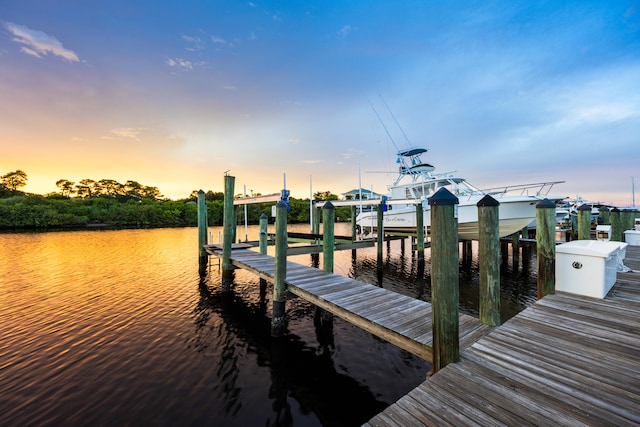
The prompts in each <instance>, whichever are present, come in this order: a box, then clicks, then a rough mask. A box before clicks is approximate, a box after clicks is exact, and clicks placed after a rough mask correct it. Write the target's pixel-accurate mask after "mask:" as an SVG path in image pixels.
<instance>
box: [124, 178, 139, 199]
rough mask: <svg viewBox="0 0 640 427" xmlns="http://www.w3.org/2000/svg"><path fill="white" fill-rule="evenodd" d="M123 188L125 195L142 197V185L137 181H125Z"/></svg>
mask: <svg viewBox="0 0 640 427" xmlns="http://www.w3.org/2000/svg"><path fill="white" fill-rule="evenodd" d="M124 189H125V191H126V193H127V196H129V197H131V198H132V199H142V198H144V186H143V185H142V184H140V183H139V182H138V181H127V182H126V183H125V184H124Z"/></svg>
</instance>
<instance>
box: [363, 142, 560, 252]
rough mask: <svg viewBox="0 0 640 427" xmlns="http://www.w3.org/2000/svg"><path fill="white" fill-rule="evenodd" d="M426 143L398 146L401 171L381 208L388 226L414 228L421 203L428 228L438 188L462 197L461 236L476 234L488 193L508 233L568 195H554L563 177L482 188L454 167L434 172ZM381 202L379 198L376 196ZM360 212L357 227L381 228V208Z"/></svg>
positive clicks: (410, 230)
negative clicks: (543, 204)
mask: <svg viewBox="0 0 640 427" xmlns="http://www.w3.org/2000/svg"><path fill="white" fill-rule="evenodd" d="M426 152H427V149H426V148H418V147H411V148H408V149H404V150H399V151H398V153H397V160H396V163H397V164H398V165H399V168H398V176H397V178H396V179H395V180H394V182H393V184H392V185H390V186H389V187H388V190H389V193H388V194H387V195H386V196H385V197H386V201H385V206H386V211H385V212H384V213H383V228H384V231H385V232H407V233H415V231H416V205H417V204H421V205H422V209H423V214H424V218H423V221H424V222H423V224H424V226H425V228H426V231H427V232H428V231H429V227H430V223H431V214H430V206H429V204H428V202H427V201H428V199H429V197H431V196H432V195H433V194H434V193H435V192H436V191H438V190H439V189H440V188H443V187H444V188H447V189H448V190H449V191H450V192H451V193H452V194H453V195H455V196H456V197H457V198H458V202H459V203H458V206H457V216H458V237H459V239H460V240H478V207H477V203H478V201H480V199H482V198H483V197H484V196H486V195H487V194H488V195H491V196H492V197H493V198H495V199H496V200H497V201H498V202H499V203H500V206H499V212H498V217H499V229H500V230H499V235H500V237H504V236H508V235H511V234H513V233H516V232H518V231H520V230H522V229H523V228H524V227H527V226H530V224H532V223H535V218H536V205H537V204H538V203H539V202H540V201H541V200H543V199H545V198H547V199H549V200H551V201H553V202H556V201H559V200H562V199H564V196H562V197H561V196H550V195H549V192H550V190H551V188H552V187H553V185H554V184H559V183H562V182H564V181H554V182H542V183H535V184H525V185H513V186H506V187H500V188H492V189H485V190H481V189H479V188H477V187H475V186H474V185H472V184H470V183H469V182H468V181H467V180H465V179H464V178H461V177H459V176H456V175H453V173H451V172H448V173H442V174H436V173H434V171H435V167H434V166H432V165H431V164H429V163H425V162H424V161H422V159H421V156H422V155H423V154H424V153H426ZM378 203H380V201H379V202H378ZM367 204H368V205H369V209H368V210H367V209H365V208H364V207H363V208H362V209H361V210H360V212H359V214H358V215H357V217H356V228H357V229H358V230H360V231H361V232H364V233H368V232H370V231H377V222H378V221H377V212H376V210H375V209H373V207H371V201H370V200H369V201H368V203H367Z"/></svg>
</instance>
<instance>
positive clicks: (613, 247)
mask: <svg viewBox="0 0 640 427" xmlns="http://www.w3.org/2000/svg"><path fill="white" fill-rule="evenodd" d="M627 245H628V243H622V242H610V241H603V240H573V241H571V242H567V243H561V244H559V245H557V246H556V253H563V254H571V255H587V256H595V257H601V258H609V257H610V256H613V255H615V254H616V253H617V252H619V251H620V250H622V249H624V248H626V247H627Z"/></svg>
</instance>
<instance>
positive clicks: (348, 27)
mask: <svg viewBox="0 0 640 427" xmlns="http://www.w3.org/2000/svg"><path fill="white" fill-rule="evenodd" d="M351 29H352V28H351V25H343V26H342V28H340V30H338V32H337V34H338V36H339V37H342V38H345V37H347V36H348V35H349V34H350V33H351Z"/></svg>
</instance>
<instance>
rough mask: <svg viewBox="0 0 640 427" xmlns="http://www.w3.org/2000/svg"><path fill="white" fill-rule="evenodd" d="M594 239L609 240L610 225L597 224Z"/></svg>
mask: <svg viewBox="0 0 640 427" xmlns="http://www.w3.org/2000/svg"><path fill="white" fill-rule="evenodd" d="M596 240H605V241H608V240H611V226H610V225H597V226H596Z"/></svg>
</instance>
